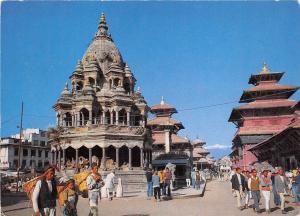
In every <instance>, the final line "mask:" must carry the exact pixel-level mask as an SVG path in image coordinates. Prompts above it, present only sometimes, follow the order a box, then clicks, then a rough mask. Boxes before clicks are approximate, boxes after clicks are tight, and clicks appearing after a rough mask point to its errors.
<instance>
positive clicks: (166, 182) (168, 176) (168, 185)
mask: <svg viewBox="0 0 300 216" xmlns="http://www.w3.org/2000/svg"><path fill="white" fill-rule="evenodd" d="M171 179H172V174H171V172H170V170H169V168H168V167H166V171H165V179H164V188H165V190H166V193H167V197H169V198H170V197H171Z"/></svg>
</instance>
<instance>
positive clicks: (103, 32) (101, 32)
mask: <svg viewBox="0 0 300 216" xmlns="http://www.w3.org/2000/svg"><path fill="white" fill-rule="evenodd" d="M107 30H108V27H107V25H106V19H105V15H104V13H102V14H101V17H100V22H99V25H98V32H97V33H96V37H97V36H100V37H108V38H110V35H109V34H108V32H107Z"/></svg>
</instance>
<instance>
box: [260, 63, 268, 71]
mask: <svg viewBox="0 0 300 216" xmlns="http://www.w3.org/2000/svg"><path fill="white" fill-rule="evenodd" d="M260 73H261V74H267V73H270V70H269V67H268V65H267V63H266V62H264V63H263V67H262V69H261V71H260Z"/></svg>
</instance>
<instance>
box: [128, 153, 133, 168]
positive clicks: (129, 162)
mask: <svg viewBox="0 0 300 216" xmlns="http://www.w3.org/2000/svg"><path fill="white" fill-rule="evenodd" d="M128 154H129V155H128V168H129V169H131V168H132V149H131V148H128Z"/></svg>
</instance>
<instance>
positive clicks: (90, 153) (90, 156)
mask: <svg viewBox="0 0 300 216" xmlns="http://www.w3.org/2000/svg"><path fill="white" fill-rule="evenodd" d="M89 161H90V167H91V165H92V148H89Z"/></svg>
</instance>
